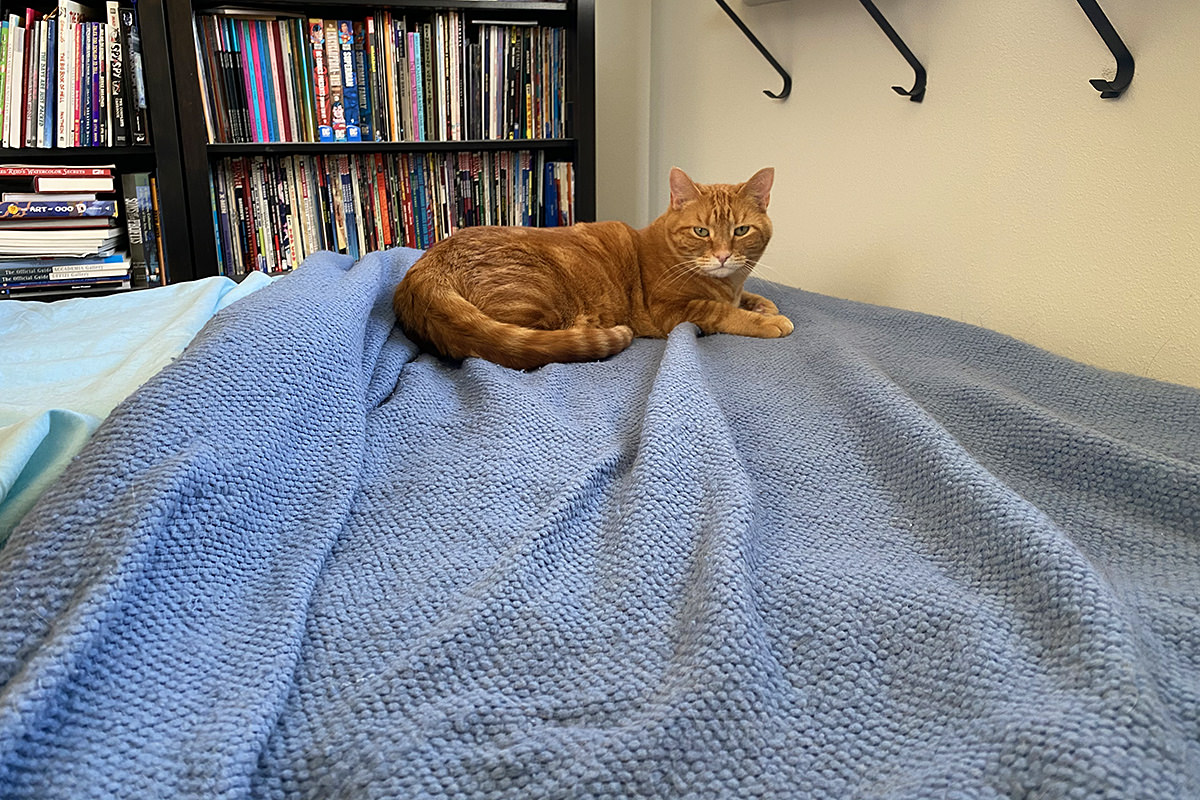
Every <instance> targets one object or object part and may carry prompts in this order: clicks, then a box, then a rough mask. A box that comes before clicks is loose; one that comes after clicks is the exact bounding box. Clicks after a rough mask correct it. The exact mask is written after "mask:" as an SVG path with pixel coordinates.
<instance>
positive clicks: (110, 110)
mask: <svg viewBox="0 0 1200 800" xmlns="http://www.w3.org/2000/svg"><path fill="white" fill-rule="evenodd" d="M149 142H150V133H149V123H148V119H147V114H146V90H145V80H144V73H143V65H142V45H141V37H140V35H139V32H138V24H137V13H136V6H135V4H134V2H133V0H119V2H118V0H107V2H99V0H97V2H96V3H95V7H94V8H93V7H91V6H88V5H84V4H81V3H77V2H74V1H73V0H58V2H57V5H55V6H54V7H53V11H51V12H50V13H48V14H41V13H39V12H38V11H36V10H35V9H32V8H27V9H25V14H24V15H23V16H19V15H17V14H8V15H6V16H4V17H3V19H0V145H2V146H4V147H113V146H116V147H121V146H125V145H143V144H149Z"/></svg>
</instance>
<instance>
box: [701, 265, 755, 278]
mask: <svg viewBox="0 0 1200 800" xmlns="http://www.w3.org/2000/svg"><path fill="white" fill-rule="evenodd" d="M744 268H745V264H731V263H729V262H726V263H725V264H716V265H712V266H707V267H704V268H703V269H704V274H705V275H707V276H708V277H710V278H728V277H729V276H730V275H733V274H734V273H737V272H741V271H742V270H743V269H744Z"/></svg>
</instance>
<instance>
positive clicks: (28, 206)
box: [0, 200, 117, 219]
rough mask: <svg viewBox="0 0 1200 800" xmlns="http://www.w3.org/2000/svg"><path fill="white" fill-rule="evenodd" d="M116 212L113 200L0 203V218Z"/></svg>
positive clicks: (96, 214) (97, 214) (47, 217)
mask: <svg viewBox="0 0 1200 800" xmlns="http://www.w3.org/2000/svg"><path fill="white" fill-rule="evenodd" d="M116 213H117V204H116V202H115V201H113V200H87V201H76V202H61V201H45V200H22V201H6V202H2V203H0V219H54V218H66V217H111V216H114V215H116Z"/></svg>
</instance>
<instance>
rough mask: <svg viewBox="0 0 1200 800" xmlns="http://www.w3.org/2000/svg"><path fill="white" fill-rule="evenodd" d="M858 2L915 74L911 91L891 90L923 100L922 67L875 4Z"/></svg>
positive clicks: (866, 0)
mask: <svg viewBox="0 0 1200 800" xmlns="http://www.w3.org/2000/svg"><path fill="white" fill-rule="evenodd" d="M860 2H861V3H862V4H863V8H865V9H866V10H867V13H868V14H870V15H871V18H872V19H873V20H875V23H876V24H877V25H878V26H879V27H880V28H881V29H882V30H883V32H884V33H885V34H887V37H888V39H890V40H891V42H892V44H894V45H895V46H896V49H897V50H899V51H900V55H902V56H904V60H905V61H907V62H908V65H909V66H910V67H912V68H913V72H914V73H915V74H916V80H915V82H914V83H913V87H912V88H911V89H905V88H904V87H903V86H893V87H892V89H893V90H894V91H895V92H896V94H900V95H904V96H905V97H907V98H908V99H909V100H912V101H913V102H914V103H919V102H921V101H922V100H924V99H925V67H924V65H923V64H921V62H920V61H918V60H917V57H916V56H914V55H913V51H912V50H909V49H908V45H906V44H905V43H904V40H903V39H901V38H900V34H898V33H896V29H895V28H893V27H892V26H891V24H890V23H888V21H887V19H886V18H885V17H884V16H883V14H881V13H880V12H879V9H878V8H876V7H875V4H874V3H873V2H871V0H860ZM1079 2H1080V3H1083V2H1084V0H1079Z"/></svg>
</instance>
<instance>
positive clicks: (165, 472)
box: [0, 250, 1200, 800]
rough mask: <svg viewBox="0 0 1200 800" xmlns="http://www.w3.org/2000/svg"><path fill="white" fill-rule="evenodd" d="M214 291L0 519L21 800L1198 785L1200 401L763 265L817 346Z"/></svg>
mask: <svg viewBox="0 0 1200 800" xmlns="http://www.w3.org/2000/svg"><path fill="white" fill-rule="evenodd" d="M414 256H415V254H414V253H413V252H412V251H403V250H397V251H389V252H386V253H381V254H374V255H371V256H369V257H367V258H364V259H363V260H361V261H359V262H357V263H355V264H353V265H352V264H351V263H350V261H349V260H348V259H346V258H345V257H337V256H333V255H328V254H325V255H321V256H317V257H314V258H312V259H310V260H309V261H308V262H307V263H306V264H305V265H304V266H303V267H302V268H301V269H300V270H299V271H298V272H297V273H295V274H294V275H292V276H290V277H287V278H285V279H282V280H280V281H278V282H276V283H275V284H274V285H272V286H269V287H267V288H265V289H263V290H261V291H259V292H256V293H255V294H253V295H251V296H249V297H247V298H245V299H243V300H240V301H239V302H237V303H235V304H233V305H232V306H231V307H229V308H228V309H226V310H224V311H222V312H220V313H219V314H217V315H216V317H214V318H213V320H212V321H211V322H210V323H209V324H208V326H207V327H206V328H205V329H204V331H202V332H201V334H200V335H199V336H198V337H197V338H196V340H194V342H193V343H192V344H191V346H190V347H189V348H188V350H187V351H186V352H185V353H184V354H183V355H182V356H181V357H180V358H179V359H178V360H177V361H175V362H174V363H173V364H171V365H170V366H168V367H167V368H166V369H164V370H163V371H162V372H161V373H160V374H159V375H158V376H156V377H155V378H154V379H152V380H151V381H150V382H149V383H147V384H146V385H145V386H143V387H142V388H141V389H140V390H138V391H137V392H136V393H135V394H134V395H133V396H132V397H130V398H129V399H128V400H126V401H125V402H124V403H122V405H121V406H120V407H118V408H117V410H116V411H115V412H114V413H113V414H112V416H111V417H110V418H109V419H108V420H107V421H106V422H105V423H104V424H103V425H102V426H101V428H100V430H99V431H98V432H97V434H96V436H95V437H94V439H93V440H92V441H91V442H90V443H89V445H88V446H87V448H86V449H85V450H84V452H83V453H82V454H81V455H80V456H79V457H78V458H77V459H76V460H75V461H74V462H73V463H72V464H71V466H70V467H69V469H68V470H67V472H66V474H65V475H64V477H63V478H62V479H61V480H60V481H59V482H58V483H56V484H55V485H54V486H53V487H52V488H51V489H50V490H49V491H48V492H47V494H46V495H44V496H43V498H42V499H41V501H40V502H39V504H38V505H37V506H36V507H35V508H34V509H33V511H32V512H30V514H29V515H28V516H26V518H25V519H24V520H23V522H22V523H21V525H20V526H18V528H17V529H16V531H15V532H14V534H13V537H12V539H11V541H10V542H9V544H8V545H7V547H6V548H5V549H4V550H3V551H0V797H4V798H70V797H86V798H151V797H164V798H168V797H169V798H241V797H263V798H335V797H345V798H360V797H480V798H482V797H487V798H551V797H589V798H591V797H596V798H598V797H606V798H628V797H697V798H700V797H738V798H741V797H804V798H809V797H811V798H853V797H863V798H913V799H914V800H915V798H932V797H939V798H940V797H955V798H960V797H961V798H966V797H979V798H995V797H1012V798H1025V797H1029V798H1034V797H1038V798H1062V797H1079V798H1107V797H1111V798H1135V797H1137V798H1141V797H1145V798H1176V797H1196V796H1197V795H1198V793H1200V623H1198V620H1200V392H1197V391H1195V390H1193V389H1188V388H1183V387H1179V386H1172V385H1167V384H1162V383H1155V382H1152V381H1148V380H1143V379H1138V378H1134V377H1130V376H1126V375H1119V374H1114V373H1107V372H1102V371H1099V370H1095V369H1092V368H1088V367H1084V366H1081V365H1079V364H1075V363H1073V362H1070V361H1067V360H1064V359H1061V358H1058V357H1055V356H1052V355H1049V354H1047V353H1045V352H1043V351H1040V350H1038V349H1035V348H1032V347H1030V346H1028V345H1025V344H1022V343H1019V342H1017V341H1015V340H1012V339H1009V338H1007V337H1004V336H1001V335H998V334H996V333H993V332H990V331H987V330H983V329H980V328H975V327H972V326H968V325H963V324H959V323H954V322H950V321H948V320H945V319H940V318H935V317H929V316H923V315H919V314H914V313H910V312H905V311H898V310H893V309H887V308H879V307H873V306H867V305H862V304H856V303H851V302H847V301H842V300H835V299H831V298H828V297H822V296H818V295H814V294H809V293H806V292H802V291H799V290H795V289H788V288H783V287H777V286H770V285H766V284H762V285H759V286H758V287H757V288H758V290H759V291H761V292H764V293H765V294H767V295H769V296H770V297H772V298H773V299H775V300H776V301H777V302H778V304H779V306H780V308H781V309H783V311H784V313H787V314H788V315H790V316H791V318H792V319H793V320H794V321H795V323H796V332H795V333H794V334H793V335H792V336H791V337H789V338H787V339H784V340H777V341H762V340H755V339H746V338H740V337H733V336H725V335H717V336H707V337H698V336H697V333H696V330H695V328H693V327H692V326H690V325H683V326H680V327H679V328H677V329H676V330H675V331H674V332H673V333H672V334H671V337H670V339H669V340H667V341H656V340H645V339H639V340H636V341H635V343H634V345H633V347H632V348H631V349H629V350H627V351H626V352H624V353H621V354H619V355H618V356H615V357H613V358H612V359H609V360H607V361H605V362H601V363H591V364H574V365H552V366H549V367H546V368H543V369H540V370H536V371H533V372H529V373H522V372H516V371H512V370H508V369H504V368H501V367H498V366H495V365H493V364H489V363H485V362H481V361H477V360H473V359H472V360H468V361H466V362H464V363H463V364H461V365H451V364H446V363H442V362H439V361H438V360H437V359H435V358H432V357H430V356H427V355H418V354H417V353H416V351H415V349H414V347H413V346H412V345H411V344H410V343H409V342H408V341H407V340H406V339H405V338H404V336H403V335H402V334H401V333H400V332H399V331H398V330H396V329H395V328H394V327H393V317H392V314H391V311H390V307H389V301H390V293H391V289H392V287H393V286H394V284H395V282H396V281H397V280H398V279H399V277H400V275H401V274H402V272H403V270H404V269H405V268H406V267H407V266H408V265H409V264H410V263H411V260H412V259H413V258H414Z"/></svg>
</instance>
